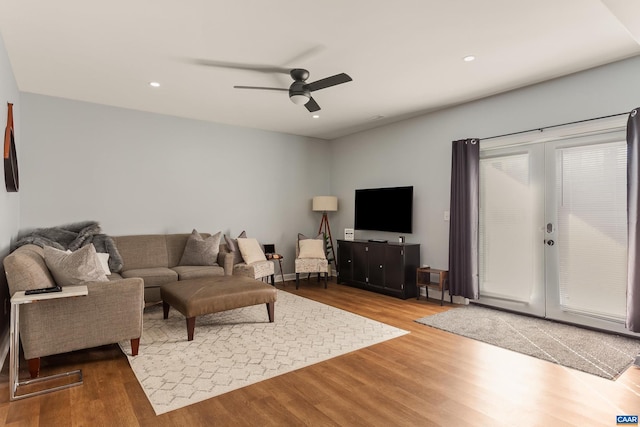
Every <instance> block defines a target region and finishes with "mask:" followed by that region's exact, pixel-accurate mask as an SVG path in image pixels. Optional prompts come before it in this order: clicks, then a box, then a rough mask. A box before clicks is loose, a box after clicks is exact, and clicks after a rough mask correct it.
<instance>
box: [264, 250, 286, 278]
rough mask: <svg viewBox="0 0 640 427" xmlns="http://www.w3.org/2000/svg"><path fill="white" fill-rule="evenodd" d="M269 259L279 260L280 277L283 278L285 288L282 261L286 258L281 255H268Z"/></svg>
mask: <svg viewBox="0 0 640 427" xmlns="http://www.w3.org/2000/svg"><path fill="white" fill-rule="evenodd" d="M267 259H271V260H273V259H277V260H278V265H279V266H280V277H282V285H283V286H284V273H283V272H282V260H283V259H284V257H283V256H282V255H280V254H268V255H267ZM275 285H276V284H275V283H274V284H273V286H275Z"/></svg>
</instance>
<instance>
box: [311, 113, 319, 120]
mask: <svg viewBox="0 0 640 427" xmlns="http://www.w3.org/2000/svg"><path fill="white" fill-rule="evenodd" d="M311 117H313V118H314V119H319V118H320V116H319V115H318V114H314V115H313V116H311Z"/></svg>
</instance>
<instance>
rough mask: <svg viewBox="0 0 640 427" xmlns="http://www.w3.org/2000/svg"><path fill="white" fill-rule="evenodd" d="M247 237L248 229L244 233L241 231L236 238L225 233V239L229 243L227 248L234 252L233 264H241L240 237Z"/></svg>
mask: <svg viewBox="0 0 640 427" xmlns="http://www.w3.org/2000/svg"><path fill="white" fill-rule="evenodd" d="M246 237H247V232H246V231H243V232H242V233H240V235H239V236H238V237H237V238H235V239H232V238H231V237H229V236H227V235H226V234H225V235H224V241H225V243H226V244H227V249H229V252H231V253H232V254H233V265H236V264H240V263H241V262H242V254H241V253H240V250H239V249H238V239H245V238H246Z"/></svg>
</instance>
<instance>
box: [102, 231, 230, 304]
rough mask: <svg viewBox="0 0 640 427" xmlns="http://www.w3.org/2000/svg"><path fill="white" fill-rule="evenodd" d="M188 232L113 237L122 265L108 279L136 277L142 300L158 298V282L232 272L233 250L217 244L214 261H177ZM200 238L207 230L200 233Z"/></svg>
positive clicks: (149, 300)
mask: <svg viewBox="0 0 640 427" xmlns="http://www.w3.org/2000/svg"><path fill="white" fill-rule="evenodd" d="M189 236H190V234H149V235H132V236H117V237H113V240H114V242H115V245H116V247H117V248H118V252H119V253H120V255H121V256H122V260H123V261H124V266H123V267H122V270H121V271H120V272H119V273H112V274H111V276H109V279H111V280H119V279H121V278H131V277H140V278H142V279H143V280H144V300H145V302H146V303H154V302H158V301H161V300H162V298H161V297H160V286H162V285H164V284H165V283H171V282H175V281H177V280H186V279H199V278H203V277H211V276H224V275H228V276H230V275H231V274H233V259H234V258H233V254H232V253H230V252H228V251H227V249H226V245H224V244H221V245H220V246H219V253H218V257H217V263H216V264H215V265H199V266H192V265H179V264H180V260H181V257H182V255H183V253H184V250H185V246H186V244H187V240H188V239H189ZM200 236H202V237H203V238H207V237H210V234H207V233H200Z"/></svg>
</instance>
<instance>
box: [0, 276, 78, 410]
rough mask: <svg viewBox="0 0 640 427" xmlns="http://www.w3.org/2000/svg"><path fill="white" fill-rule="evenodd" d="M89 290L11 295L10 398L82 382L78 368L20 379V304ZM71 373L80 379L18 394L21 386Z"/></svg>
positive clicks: (69, 295) (31, 394) (67, 386)
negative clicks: (45, 375)
mask: <svg viewBox="0 0 640 427" xmlns="http://www.w3.org/2000/svg"><path fill="white" fill-rule="evenodd" d="M88 293H89V291H88V290H87V287H86V286H65V287H63V288H62V291H60V292H52V293H46V294H34V295H25V294H24V291H19V292H16V293H15V294H13V296H12V297H11V332H10V335H11V338H10V347H9V350H10V355H9V399H10V400H18V399H24V398H25V397H31V396H38V395H40V394H44V393H50V392H52V391H57V390H63V389H65V388H69V387H74V386H77V385H81V384H82V370H80V369H77V370H75V371H71V372H64V373H61V374H56V375H50V376H47V377H40V378H34V379H29V380H25V381H20V380H19V378H18V371H19V369H20V359H19V355H20V306H21V305H22V304H32V303H37V302H40V301H46V300H52V299H58V298H71V297H80V296H86V295H88ZM71 375H78V377H79V378H78V380H77V381H75V382H73V383H70V384H64V385H61V386H57V387H51V388H47V389H44V390H39V391H34V392H31V393H25V394H21V395H18V389H19V388H20V387H21V386H26V385H31V384H37V383H41V382H44V381H50V380H53V379H57V378H64V377H69V376H71Z"/></svg>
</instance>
